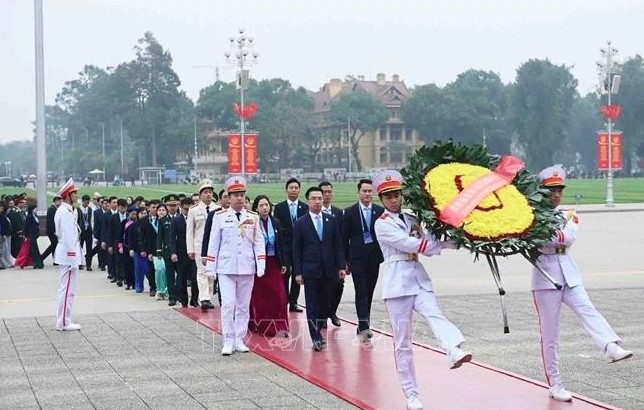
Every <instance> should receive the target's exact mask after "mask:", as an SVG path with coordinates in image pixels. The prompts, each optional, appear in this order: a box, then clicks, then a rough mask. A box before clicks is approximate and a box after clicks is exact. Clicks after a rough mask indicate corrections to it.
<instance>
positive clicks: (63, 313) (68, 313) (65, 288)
mask: <svg viewBox="0 0 644 410" xmlns="http://www.w3.org/2000/svg"><path fill="white" fill-rule="evenodd" d="M77 285H78V267H77V266H76V267H72V266H69V265H67V266H64V265H60V275H59V280H58V302H57V306H56V327H58V328H61V327H63V326H68V325H69V324H70V323H73V322H72V314H73V311H74V296H75V295H76V286H77Z"/></svg>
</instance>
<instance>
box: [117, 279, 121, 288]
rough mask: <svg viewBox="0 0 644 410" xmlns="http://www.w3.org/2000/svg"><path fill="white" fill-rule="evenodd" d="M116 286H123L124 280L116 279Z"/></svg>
mask: <svg viewBox="0 0 644 410" xmlns="http://www.w3.org/2000/svg"><path fill="white" fill-rule="evenodd" d="M116 286H118V287H119V288H120V287H121V286H123V282H122V281H120V280H117V281H116Z"/></svg>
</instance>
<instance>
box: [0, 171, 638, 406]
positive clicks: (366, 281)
mask: <svg viewBox="0 0 644 410" xmlns="http://www.w3.org/2000/svg"><path fill="white" fill-rule="evenodd" d="M538 178H539V181H540V183H541V186H542V187H544V188H547V189H548V190H549V192H550V201H551V205H552V207H553V209H555V210H556V211H555V212H558V213H560V215H561V217H562V218H561V220H562V221H564V222H562V225H561V226H560V229H558V230H557V231H556V234H555V236H554V237H553V238H552V240H551V242H549V243H547V244H546V245H544V246H543V247H542V248H541V249H540V251H541V256H540V257H539V259H538V260H537V264H538V266H539V267H540V268H542V269H544V270H545V271H547V272H548V273H549V274H550V275H551V276H552V277H553V278H554V279H555V280H556V281H557V282H558V283H560V284H562V285H563V288H562V289H561V290H557V289H556V288H555V287H554V286H553V284H552V282H551V281H548V280H546V279H545V278H544V276H543V275H541V274H540V272H539V270H538V269H537V268H535V269H534V270H533V272H532V294H533V298H534V305H535V307H536V311H537V316H538V320H539V328H540V347H541V352H542V357H543V367H544V372H545V378H546V381H547V383H548V385H549V386H550V388H549V391H548V392H549V395H550V397H551V398H552V399H553V400H557V401H570V400H572V399H573V396H572V394H571V393H570V392H569V391H568V390H566V389H565V388H564V384H563V380H562V376H561V373H560V370H559V355H558V350H559V349H558V342H559V333H560V323H559V320H560V319H559V315H560V310H561V304H562V303H563V304H566V305H568V306H569V307H570V308H571V309H572V311H573V312H574V313H575V314H576V315H577V316H578V317H579V319H580V322H581V324H582V326H583V327H584V329H585V330H586V331H587V332H588V333H589V334H590V336H591V338H592V339H593V341H594V342H595V344H596V346H597V348H598V349H599V350H600V351H601V352H602V353H603V354H604V355H605V357H606V359H607V360H608V361H609V362H618V361H621V360H624V359H627V358H630V357H632V356H633V353H632V352H631V351H628V350H625V349H624V348H623V346H622V344H623V343H622V340H621V338H620V337H619V336H618V335H617V334H616V333H615V332H614V331H613V329H612V328H611V327H610V325H609V324H608V322H607V321H606V319H605V318H604V317H603V316H602V315H601V313H599V312H598V311H597V309H596V308H595V307H594V306H593V304H592V302H591V301H590V299H589V297H588V294H587V293H586V291H585V288H584V286H583V283H582V280H581V272H580V271H579V269H578V267H577V265H576V264H575V261H574V259H573V258H572V256H571V254H570V248H571V246H572V245H573V244H574V242H575V240H576V239H577V236H578V233H579V216H578V215H577V214H576V212H574V210H565V209H562V208H561V207H560V202H561V196H562V191H563V189H564V187H565V172H564V170H563V169H562V168H561V167H559V166H553V167H548V168H546V169H544V170H543V171H542V172H541V173H540V174H539V175H538ZM402 183H403V177H402V175H401V174H400V173H399V172H398V171H395V170H384V171H381V172H379V173H377V174H376V175H375V176H374V178H373V180H370V179H362V180H360V181H359V182H358V184H357V197H358V198H357V201H356V203H354V204H353V205H351V206H349V207H347V208H346V209H344V210H343V209H340V208H338V207H336V206H334V205H333V203H332V201H333V185H332V183H330V182H327V181H325V182H321V183H320V184H319V185H316V186H312V187H309V188H308V189H307V190H306V191H305V194H304V199H305V201H301V200H300V199H299V197H300V192H301V184H300V181H299V180H297V179H295V178H291V179H289V180H288V181H286V184H285V191H286V192H285V193H286V198H285V199H284V200H283V201H281V202H278V203H275V204H274V202H273V201H271V199H270V198H269V197H268V196H266V195H258V196H257V197H255V198H254V200H252V201H251V199H250V198H249V197H248V196H247V189H248V186H247V181H246V179H245V178H243V177H241V176H233V177H230V178H229V179H227V180H226V181H225V183H224V188H223V189H222V190H221V191H219V192H218V193H216V192H215V187H214V184H213V182H212V181H211V180H209V179H204V180H202V181H201V182H200V184H199V185H198V187H197V192H196V193H195V194H194V195H192V196H190V197H186V196H184V195H175V194H170V195H167V196H165V197H164V198H162V199H161V200H156V199H153V200H150V201H146V200H145V199H144V198H142V197H137V198H135V199H133V198H122V199H119V198H116V197H109V198H106V197H103V196H102V195H100V194H99V193H96V194H95V195H94V198H93V199H94V202H91V198H90V197H89V195H84V196H83V197H82V198H81V205H80V206H78V207H77V206H76V205H77V201H78V193H77V189H76V186H75V185H74V182H73V180H71V179H70V180H69V181H68V182H67V183H66V184H65V185H64V186H63V187H62V188H61V189H60V191H59V192H58V194H57V195H56V196H55V198H54V200H53V203H52V205H51V207H50V208H49V209H48V211H47V223H46V234H47V236H48V237H49V240H50V245H49V247H48V248H47V249H45V251H44V252H43V253H42V254H41V253H40V252H39V250H38V244H37V238H38V235H39V228H38V219H37V216H36V214H35V213H34V212H33V211H34V207H33V206H29V207H27V204H26V201H25V198H24V196H17V197H4V198H2V200H1V201H0V269H6V268H8V267H12V266H16V267H20V268H24V267H27V266H33V267H34V268H42V267H43V260H45V259H46V258H47V257H48V256H49V255H53V258H54V264H55V265H58V267H59V270H60V276H59V289H58V302H57V309H56V329H57V330H63V331H66V330H80V328H81V326H80V325H79V324H78V323H76V322H74V321H73V305H74V296H75V294H76V289H77V283H78V276H79V270H82V269H85V270H87V271H92V261H93V258H94V256H97V259H98V268H97V269H98V270H100V271H102V272H104V271H107V278H108V279H109V280H110V282H111V283H113V284H115V285H116V286H118V287H124V289H125V290H128V291H129V290H134V291H135V292H137V293H143V292H144V291H145V282H146V280H147V285H148V291H149V295H150V296H151V297H155V298H156V300H167V301H168V305H169V306H175V305H178V304H180V305H181V306H182V307H188V306H191V307H194V308H200V309H202V310H203V311H208V310H210V309H214V307H215V302H216V301H215V300H213V299H214V298H215V295H216V296H217V301H218V303H219V305H220V306H221V324H222V333H223V342H222V348H221V354H222V355H223V356H230V355H233V354H234V353H235V352H238V353H245V352H248V351H249V348H248V347H247V346H246V344H245V343H246V338H247V335H248V332H249V331H250V332H253V333H257V334H260V335H263V336H265V337H289V336H290V333H289V332H290V326H289V312H291V313H292V314H298V313H300V312H303V311H304V310H303V309H302V308H301V307H300V305H299V304H298V300H299V296H300V291H301V289H302V287H303V288H304V300H305V312H306V313H305V315H306V320H307V324H308V331H309V335H310V337H311V342H312V349H313V350H314V351H315V352H323V351H324V350H325V349H324V346H325V344H326V340H325V332H324V330H325V329H326V328H327V326H328V324H329V321H330V323H331V324H332V325H333V326H337V327H339V326H341V325H342V322H341V321H340V319H339V318H338V316H337V310H338V306H339V304H340V301H341V299H342V296H343V290H344V284H345V281H346V280H347V279H348V278H351V280H352V281H353V286H354V289H355V301H354V303H355V312H356V318H357V329H356V332H357V335H356V337H357V338H358V339H359V340H360V341H361V342H362V343H369V342H370V339H371V338H372V337H373V333H372V330H371V308H372V304H373V298H374V292H375V288H376V284H377V282H378V280H379V279H380V280H381V282H382V299H383V300H384V304H385V307H386V309H387V313H388V315H389V318H390V321H391V327H392V332H393V341H394V356H395V361H396V371H397V376H398V381H399V384H400V386H401V388H402V390H403V392H404V394H405V397H406V399H407V408H408V409H416V410H417V409H422V408H423V403H422V401H421V399H420V392H419V390H418V386H417V381H416V371H415V368H414V359H413V353H412V316H413V312H417V313H418V314H419V315H420V316H421V317H422V318H424V319H425V320H426V321H427V322H428V324H429V326H430V328H431V329H432V331H433V333H434V335H435V337H436V339H437V340H438V342H439V343H440V345H441V347H442V348H443V349H444V350H445V352H446V357H447V361H448V365H449V367H450V368H451V369H457V368H459V367H461V366H462V365H464V364H466V363H468V362H470V361H471V360H472V353H471V352H469V351H467V350H466V349H465V346H464V344H465V338H464V336H463V334H462V333H461V331H460V330H459V329H458V327H457V326H456V325H455V324H454V323H452V322H451V321H450V320H449V319H448V318H446V317H445V315H443V313H442V312H441V309H440V307H439V304H438V301H437V298H436V295H435V293H434V290H433V287H432V281H431V278H430V276H429V273H428V271H427V270H426V269H425V267H424V266H423V264H422V263H421V261H420V260H419V255H424V256H428V257H432V258H434V257H438V256H440V255H441V253H442V252H443V251H444V250H448V249H456V248H457V246H456V244H455V243H453V242H451V241H449V240H448V241H443V240H438V239H437V238H436V237H434V236H433V235H432V234H431V233H428V232H426V231H425V230H424V229H423V228H422V227H421V225H420V224H419V222H418V219H417V218H416V217H415V216H413V215H411V214H408V213H405V212H403V195H402ZM374 194H375V195H376V196H377V197H378V199H379V200H380V203H381V205H377V204H375V203H373V196H374ZM188 289H190V290H188ZM315 354H317V353H315Z"/></svg>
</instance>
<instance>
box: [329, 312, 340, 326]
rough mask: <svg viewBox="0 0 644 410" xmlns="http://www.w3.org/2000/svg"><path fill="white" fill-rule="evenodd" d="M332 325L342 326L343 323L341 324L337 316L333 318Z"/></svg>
mask: <svg viewBox="0 0 644 410" xmlns="http://www.w3.org/2000/svg"><path fill="white" fill-rule="evenodd" d="M331 324H332V325H333V326H335V327H340V326H342V322H340V319H339V318H338V317H337V316H336V315H333V316H331Z"/></svg>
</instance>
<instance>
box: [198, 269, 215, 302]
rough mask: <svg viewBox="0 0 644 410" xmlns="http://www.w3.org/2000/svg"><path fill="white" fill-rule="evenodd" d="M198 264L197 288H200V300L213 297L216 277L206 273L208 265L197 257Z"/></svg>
mask: <svg viewBox="0 0 644 410" xmlns="http://www.w3.org/2000/svg"><path fill="white" fill-rule="evenodd" d="M196 259H197V261H196V264H197V288H198V289H199V301H200V302H201V301H203V300H208V301H210V299H211V298H212V295H213V293H214V283H215V278H214V277H212V276H208V275H206V267H205V266H203V264H202V263H201V258H196Z"/></svg>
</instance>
